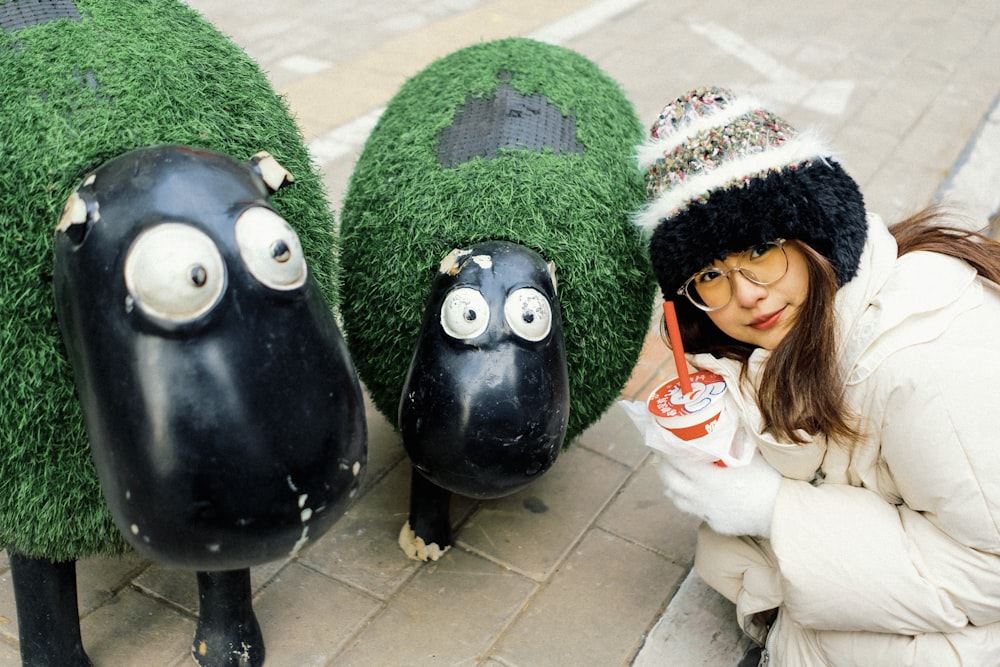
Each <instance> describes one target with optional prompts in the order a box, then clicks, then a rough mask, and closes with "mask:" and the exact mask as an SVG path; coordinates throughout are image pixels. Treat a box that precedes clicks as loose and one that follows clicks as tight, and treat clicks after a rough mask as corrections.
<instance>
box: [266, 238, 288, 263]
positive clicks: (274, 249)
mask: <svg viewBox="0 0 1000 667" xmlns="http://www.w3.org/2000/svg"><path fill="white" fill-rule="evenodd" d="M290 255H291V251H290V250H289V249H288V244H287V243H285V242H284V241H281V240H278V241H275V242H274V245H272V246H271V257H273V258H274V259H276V260H278V261H279V262H285V261H288V257H289V256H290Z"/></svg>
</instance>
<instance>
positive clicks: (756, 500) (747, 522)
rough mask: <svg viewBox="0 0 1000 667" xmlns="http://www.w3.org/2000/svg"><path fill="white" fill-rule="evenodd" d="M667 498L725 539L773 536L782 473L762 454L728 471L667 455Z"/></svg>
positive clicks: (664, 477) (664, 460)
mask: <svg viewBox="0 0 1000 667" xmlns="http://www.w3.org/2000/svg"><path fill="white" fill-rule="evenodd" d="M660 478H661V479H662V480H663V484H664V491H663V493H664V495H666V496H667V498H669V499H670V501H671V502H672V503H673V504H674V506H675V507H677V509H679V510H681V511H682V512H687V513H688V514H693V515H694V516H696V517H698V518H700V519H701V520H703V521H705V522H706V523H707V524H708V525H709V526H710V527H711V528H712V530H714V531H715V532H717V533H721V534H723V535H754V536H757V537H770V536H771V516H772V515H773V514H774V502H775V499H776V498H777V496H778V487H779V486H780V485H781V474H780V473H779V472H778V471H777V470H775V469H774V468H772V467H771V465H770V464H769V463H768V462H767V461H765V460H764V459H763V457H761V455H760V453H759V452H758V453H756V454H754V456H753V459H752V460H751V461H750V463H749V464H748V465H745V466H742V467H739V468H725V467H720V466H717V465H713V464H711V463H704V462H701V461H691V460H688V459H684V458H680V457H672V456H661V458H660Z"/></svg>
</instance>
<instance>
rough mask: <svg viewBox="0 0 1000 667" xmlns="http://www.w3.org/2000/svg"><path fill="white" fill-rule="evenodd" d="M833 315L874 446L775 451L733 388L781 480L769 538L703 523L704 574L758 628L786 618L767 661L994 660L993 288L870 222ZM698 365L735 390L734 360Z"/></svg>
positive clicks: (997, 446)
mask: <svg viewBox="0 0 1000 667" xmlns="http://www.w3.org/2000/svg"><path fill="white" fill-rule="evenodd" d="M836 306H837V312H838V317H839V321H840V323H841V327H842V330H841V341H842V347H843V352H842V355H841V356H842V359H843V360H844V371H845V377H846V378H847V387H846V391H847V397H848V400H849V403H850V405H851V407H852V408H853V409H854V410H855V411H856V413H857V414H859V415H861V416H862V417H863V418H864V420H865V424H864V425H865V429H866V436H865V438H864V440H863V441H862V442H861V443H859V444H857V445H855V446H854V447H853V448H847V447H844V446H842V445H839V444H836V443H833V442H828V441H827V440H826V439H825V438H817V439H814V440H813V441H811V442H809V443H807V444H805V445H794V444H789V443H781V442H777V441H775V440H774V439H773V438H772V437H771V436H770V435H769V434H760V433H759V425H760V413H759V411H758V410H757V408H756V406H755V405H754V403H753V401H752V400H750V398H749V393H750V392H747V391H745V390H744V391H739V392H736V397H735V398H736V399H737V402H738V404H739V405H740V409H741V412H742V416H743V419H744V422H745V423H746V424H748V425H751V426H757V427H758V428H757V429H756V432H755V433H754V436H755V439H756V440H757V445H758V447H759V449H760V451H761V453H762V454H763V456H764V458H766V459H767V460H768V462H770V463H771V465H773V466H774V467H775V468H776V469H778V471H779V472H781V473H782V475H783V476H784V479H783V480H782V482H781V488H780V491H779V493H778V498H777V501H776V505H775V512H774V516H773V520H772V526H771V539H770V540H759V539H754V538H734V537H726V536H721V535H717V534H715V533H713V532H712V531H711V530H710V529H709V528H707V527H705V526H703V527H702V529H701V531H700V533H699V544H698V549H697V555H696V569H697V571H698V573H699V574H700V575H701V576H702V578H704V579H705V580H706V581H707V582H708V583H709V584H711V585H712V586H714V587H715V588H717V589H718V590H719V591H720V592H721V593H723V594H724V595H726V596H727V597H729V598H730V599H731V600H733V601H734V602H736V604H737V611H738V613H739V618H740V622H741V624H744V625H745V629H746V630H747V631H748V632H749V633H751V634H755V633H756V634H758V636H759V633H760V628H756V627H754V626H753V624H752V623H750V617H751V615H752V614H754V613H755V612H757V611H762V610H766V609H770V608H774V607H780V609H781V613H780V614H779V617H778V622H777V624H776V625H775V627H774V628H773V629H772V630H771V632H770V634H769V636H768V639H767V646H768V648H769V653H770V658H771V661H770V663H769V665H780V666H784V665H794V666H799V665H802V666H811V665H837V666H840V665H844V666H847V665H850V666H859V667H860V666H864V667H873V666H875V667H877V666H881V665H886V666H891V667H902V666H909V665H921V666H924V665H926V666H928V667H947V666H949V665H962V666H964V667H997V666H1000V290H998V289H997V287H996V286H995V285H993V284H992V283H989V282H988V281H985V280H983V279H982V278H979V277H978V276H977V274H976V273H975V271H974V270H973V269H972V268H971V267H970V266H968V265H967V264H965V263H964V262H961V261H958V260H955V259H951V258H948V257H945V256H942V255H938V254H934V253H927V252H915V253H910V254H907V255H905V256H904V257H902V258H899V259H897V258H896V244H895V240H894V239H893V238H892V236H891V235H890V234H889V233H888V231H887V230H886V228H885V226H884V224H883V223H882V221H881V220H880V219H879V218H877V217H876V216H870V218H869V238H868V243H867V244H866V248H865V252H864V254H863V257H862V260H861V266H860V269H859V273H858V275H857V277H855V278H854V279H853V280H852V281H851V282H849V283H848V284H847V285H845V286H844V287H842V288H841V289H840V291H839V292H838V296H837V304H836ZM767 354H768V353H767V351H764V350H758V351H757V352H755V353H754V355H753V356H752V357H751V360H750V363H749V371H750V373H749V375H750V381H751V382H753V379H754V378H755V377H756V376H757V375H758V373H759V371H760V369H761V364H762V363H763V362H764V361H765V360H766V358H767ZM692 362H693V363H694V365H695V366H697V367H700V368H708V369H711V370H715V371H716V372H719V373H721V374H722V375H724V376H725V377H726V379H727V381H728V383H729V386H730V387H738V386H739V365H738V364H737V363H736V362H730V361H729V360H718V359H715V358H713V357H710V356H708V355H695V356H694V357H693V358H692ZM751 430H754V429H753V428H751Z"/></svg>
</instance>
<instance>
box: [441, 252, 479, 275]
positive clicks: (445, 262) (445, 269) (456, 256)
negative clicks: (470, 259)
mask: <svg viewBox="0 0 1000 667" xmlns="http://www.w3.org/2000/svg"><path fill="white" fill-rule="evenodd" d="M470 252H472V251H471V250H463V249H461V248H455V249H454V250H452V251H451V252H449V253H448V254H447V255H445V256H444V259H442V260H441V264H439V265H438V273H447V274H448V275H451V276H453V275H455V274H456V273H458V272H459V271H460V270H461V268H462V267H461V261H460V260H461V259H462V258H463V257H465V256H466V255H468V254H469V253H470Z"/></svg>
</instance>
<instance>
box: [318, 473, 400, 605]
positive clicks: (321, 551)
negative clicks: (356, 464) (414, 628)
mask: <svg viewBox="0 0 1000 667" xmlns="http://www.w3.org/2000/svg"><path fill="white" fill-rule="evenodd" d="M409 477H410V466H409V463H408V462H405V461H404V462H402V463H400V464H398V465H397V466H396V467H395V468H393V470H392V472H391V473H389V474H388V475H386V476H385V477H383V479H382V480H381V481H380V482H379V483H378V484H376V485H375V486H374V487H373V488H372V489H371V490H370V491H369V492H368V493H367V494H365V496H363V497H362V498H361V500H360V502H358V503H356V504H355V505H354V506H353V507H351V508H349V509H348V510H347V512H346V513H345V514H344V516H343V517H341V519H340V520H339V521H338V522H337V523H336V524H334V525H333V528H331V529H330V530H329V531H328V532H327V533H326V534H325V535H324V536H323V537H321V538H319V539H318V540H316V543H315V544H313V545H312V546H311V547H310V548H309V549H308V550H307V551H306V552H305V553H304V554H303V556H302V561H303V562H304V563H307V564H308V565H309V566H310V567H312V568H315V569H316V570H318V571H320V572H323V573H324V574H326V575H328V576H330V577H333V578H335V579H338V580H340V581H343V582H346V583H349V584H351V585H352V586H356V587H358V588H360V589H362V590H364V591H366V592H368V593H369V594H370V595H372V596H374V597H376V598H378V599H380V600H385V599H387V598H388V597H389V596H391V595H392V594H393V593H395V592H396V591H397V590H398V589H399V587H400V586H401V585H402V584H403V583H404V582H405V581H406V580H407V579H408V578H410V577H411V576H412V575H413V572H414V570H416V569H417V567H418V563H417V561H413V560H410V559H409V558H407V557H406V554H404V553H403V550H402V549H400V548H399V546H398V544H397V537H398V535H399V530H400V528H401V527H402V526H403V524H404V523H405V522H406V519H407V515H408V512H409V509H408V507H409V505H408V493H409Z"/></svg>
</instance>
